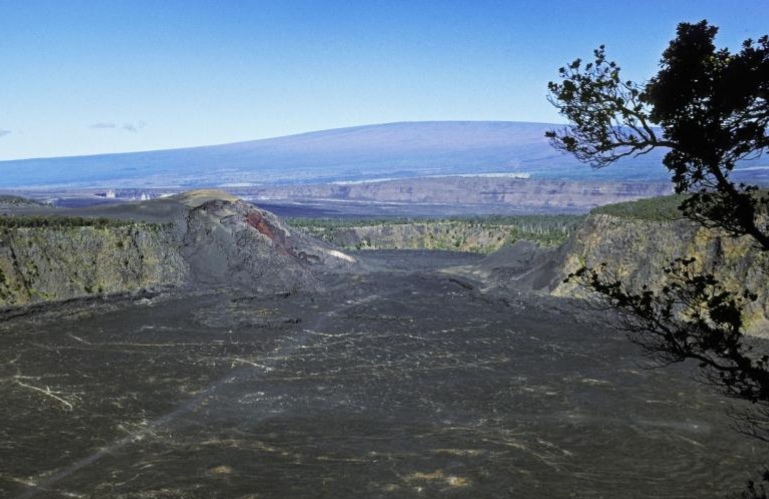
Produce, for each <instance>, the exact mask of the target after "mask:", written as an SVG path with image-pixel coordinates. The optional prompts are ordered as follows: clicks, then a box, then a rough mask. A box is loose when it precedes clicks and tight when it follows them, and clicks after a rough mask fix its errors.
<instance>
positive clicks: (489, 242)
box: [290, 215, 584, 253]
mask: <svg viewBox="0 0 769 499" xmlns="http://www.w3.org/2000/svg"><path fill="white" fill-rule="evenodd" d="M583 221H584V215H523V216H497V217H488V218H457V219H438V220H406V219H401V220H397V219H396V220H389V219H380V220H357V221H356V220H352V221H350V220H346V219H292V220H291V221H290V222H291V224H292V225H293V226H295V227H299V228H301V229H303V230H304V231H306V232H307V233H308V234H311V235H312V236H313V237H316V238H319V239H322V240H323V241H326V242H329V243H331V244H334V245H336V246H338V247H340V248H342V249H427V250H448V251H464V252H473V253H492V252H494V251H497V250H499V249H500V248H501V247H502V246H504V245H509V244H512V243H514V242H516V241H519V240H527V241H534V242H537V243H539V244H541V245H543V246H559V245H560V244H561V243H563V242H564V240H565V239H566V237H567V236H568V235H569V234H570V233H571V232H572V231H573V230H575V229H576V227H578V226H579V225H581V224H582V222H583Z"/></svg>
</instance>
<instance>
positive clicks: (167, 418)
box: [0, 252, 765, 499]
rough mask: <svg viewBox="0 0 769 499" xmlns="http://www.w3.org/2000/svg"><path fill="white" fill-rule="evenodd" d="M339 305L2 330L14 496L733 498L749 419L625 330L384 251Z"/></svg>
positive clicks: (174, 298) (75, 317) (92, 315)
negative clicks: (644, 349)
mask: <svg viewBox="0 0 769 499" xmlns="http://www.w3.org/2000/svg"><path fill="white" fill-rule="evenodd" d="M359 256H360V257H361V258H365V259H368V261H369V266H368V267H367V269H368V270H366V271H361V270H356V271H348V272H340V273H336V274H334V273H330V274H327V275H325V276H324V277H323V279H324V282H323V287H322V288H323V291H320V292H314V291H312V292H311V291H306V292H297V293H292V294H277V295H269V296H253V295H249V294H247V293H244V292H242V291H234V290H228V289H214V290H210V291H207V292H205V293H203V292H199V293H189V294H184V295H158V296H145V297H143V298H136V299H133V300H130V301H125V302H115V303H111V304H107V305H100V306H99V307H94V306H92V305H89V304H87V303H86V304H79V305H71V306H68V307H60V308H59V309H57V310H55V311H53V312H40V313H37V314H34V315H32V316H24V317H16V318H9V319H6V320H4V321H3V322H2V323H0V356H1V357H0V369H2V373H0V379H2V384H0V390H1V391H2V393H1V395H0V396H1V397H2V404H1V405H0V420H1V421H2V422H3V425H2V427H1V428H0V496H2V497H9V498H41V499H42V498H101V497H109V498H241V499H246V498H249V499H256V498H260V499H262V498H275V499H278V498H281V499H284V498H335V499H341V498H351V499H353V498H354V499H359V498H422V497H463V498H571V497H576V498H607V499H614V498H694V497H697V498H717V497H724V495H725V494H727V493H729V492H734V491H736V490H740V488H741V487H742V486H744V483H745V481H746V480H747V479H748V478H749V477H751V476H754V474H755V472H756V471H758V470H759V467H760V465H761V463H762V460H763V459H762V458H764V457H765V456H761V455H759V454H758V452H759V450H758V449H760V447H759V446H758V444H757V443H756V444H754V442H753V441H751V440H750V439H748V438H746V437H742V436H741V435H739V434H737V433H735V432H734V431H733V430H732V429H730V420H729V418H728V416H727V415H726V409H727V408H728V407H729V402H728V401H725V400H724V399H723V398H722V397H720V396H719V395H717V394H714V393H713V391H712V389H711V388H710V387H708V386H705V385H703V384H701V383H698V382H697V381H696V380H694V379H693V378H692V374H691V371H690V369H689V366H671V367H667V368H664V369H648V368H647V367H648V361H647V360H646V359H644V358H643V357H642V356H641V354H640V353H639V351H638V350H637V349H636V348H635V347H634V346H633V345H631V344H630V343H629V342H628V341H627V339H626V338H625V337H624V336H623V334H622V333H620V332H617V331H616V330H614V329H612V327H611V325H610V324H611V322H610V320H609V319H610V318H609V317H606V316H604V315H601V314H600V313H598V312H595V311H590V310H587V309H584V308H582V307H580V306H578V305H576V304H574V303H573V302H570V301H565V300H558V299H555V298H545V297H527V296H525V295H518V294H516V293H513V292H510V291H508V292H507V295H505V293H504V292H501V291H500V292H498V293H482V292H481V291H479V287H478V286H477V284H475V283H473V282H471V281H468V280H466V279H465V278H459V277H458V276H457V275H452V274H451V273H450V272H446V271H442V269H443V268H444V267H450V266H454V265H460V264H461V265H468V264H472V263H473V262H474V261H476V259H477V258H479V257H476V256H471V255H461V254H449V253H425V252H378V253H377V252H372V253H366V254H365V255H360V254H359Z"/></svg>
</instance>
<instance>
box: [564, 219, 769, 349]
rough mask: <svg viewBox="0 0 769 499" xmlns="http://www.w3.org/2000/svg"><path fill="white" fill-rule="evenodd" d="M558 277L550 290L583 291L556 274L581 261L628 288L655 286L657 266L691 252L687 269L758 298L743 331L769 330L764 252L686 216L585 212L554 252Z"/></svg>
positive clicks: (659, 273) (659, 268) (767, 267)
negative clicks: (604, 269)
mask: <svg viewBox="0 0 769 499" xmlns="http://www.w3.org/2000/svg"><path fill="white" fill-rule="evenodd" d="M560 253H561V255H560V257H559V258H560V260H561V261H560V262H559V268H560V270H559V278H558V279H557V280H555V281H553V284H552V286H553V289H552V292H553V294H555V295H560V296H575V295H581V294H584V290H581V289H579V288H578V287H577V286H576V285H575V284H573V283H563V282H562V279H563V278H564V277H566V276H567V275H568V274H569V273H571V272H574V271H575V270H577V269H578V268H580V267H582V266H588V267H598V266H599V265H601V264H602V263H606V264H607V269H608V270H610V271H611V272H613V273H614V274H615V275H616V276H617V278H618V279H621V280H622V281H623V282H625V283H627V284H628V286H630V287H631V288H632V289H635V290H639V289H640V288H641V286H643V285H648V286H650V287H651V288H652V289H654V288H655V287H656V288H658V287H659V286H661V283H662V280H663V278H664V274H663V272H662V269H663V268H664V267H666V266H667V265H668V264H669V263H670V262H671V261H673V260H674V259H676V258H685V257H686V258H689V257H694V258H696V261H695V262H694V264H693V265H694V267H693V270H695V271H696V272H702V273H711V274H714V275H715V276H716V277H717V278H718V279H719V280H721V281H722V283H723V284H724V285H725V286H726V287H727V289H730V290H733V291H741V290H744V289H749V290H751V291H753V292H756V293H758V300H756V301H755V302H753V303H750V304H749V305H748V307H747V309H746V320H747V325H748V328H749V332H750V333H752V334H756V335H761V336H767V335H769V327H767V326H769V321H767V317H769V288H768V287H767V279H768V278H769V275H768V274H767V272H769V260H768V255H766V254H762V253H761V252H759V251H757V250H756V249H755V248H754V247H753V246H752V244H751V240H750V239H749V238H746V237H743V238H732V237H729V236H727V235H724V234H720V233H718V232H715V231H713V230H709V229H705V228H703V227H700V226H698V225H695V224H693V223H692V222H689V221H687V220H676V221H654V220H641V219H630V218H623V217H618V216H611V215H605V214H593V215H590V216H589V217H588V219H587V221H586V222H585V225H584V226H583V227H582V228H581V229H579V230H577V231H576V232H575V233H574V234H573V235H572V238H571V239H570V241H569V242H567V244H566V246H565V247H564V248H563V249H562V251H561V252H560Z"/></svg>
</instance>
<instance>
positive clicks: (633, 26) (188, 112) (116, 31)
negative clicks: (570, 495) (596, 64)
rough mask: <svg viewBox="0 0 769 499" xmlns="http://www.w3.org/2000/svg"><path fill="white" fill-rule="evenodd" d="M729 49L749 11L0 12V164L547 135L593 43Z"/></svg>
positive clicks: (287, 7)
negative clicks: (682, 35)
mask: <svg viewBox="0 0 769 499" xmlns="http://www.w3.org/2000/svg"><path fill="white" fill-rule="evenodd" d="M703 18H706V19H708V20H709V21H710V22H711V23H713V24H715V25H717V26H719V27H720V28H721V31H720V37H719V44H720V45H722V46H728V47H730V48H732V49H738V48H739V44H740V42H741V41H742V40H743V39H745V38H748V37H753V38H756V37H758V36H760V35H762V34H766V33H768V32H769V2H767V1H766V0H696V1H694V0H647V1H646V2H639V1H632V2H630V1H625V0H614V1H588V0H550V1H540V0H537V1H535V0H530V1H529V0H527V1H524V0H501V1H496V0H463V1H458V0H456V1H455V0H441V1H437V0H436V1H427V0H403V1H401V0H386V1H378V0H350V1H341V0H314V1H309V0H308V1H305V0H277V1H267V0H263V1H259V0H251V1H239V0H219V1H213V0H211V1H196V0H183V1H177V0H163V1H157V0H153V1H143V0H126V1H118V0H82V1H81V0H67V1H61V0H51V1H38V0H0V34H1V35H0V160H2V159H17V158H31V157H45V156H64V155H80V154H97V153H110V152H123V151H138V150H150V149H167V148H175V147H187V146H196V145H207V144H219V143H227V142H235V141H241V140H251V139H258V138H267V137H275V136H280V135H287V134H292V133H300V132H306V131H313V130H321V129H328V128H339V127H345V126H355V125H363V124H372V123H386V122H393V121H418V120H513V121H539V122H557V121H560V119H559V117H558V115H557V114H556V113H555V111H554V110H553V109H552V107H551V106H550V104H548V103H547V101H546V98H545V96H546V85H547V82H548V81H549V80H551V79H554V78H555V77H556V75H557V68H558V67H559V66H561V65H563V64H564V63H566V62H569V61H571V60H572V59H574V58H576V57H589V56H590V54H591V53H592V50H593V49H594V48H595V47H596V46H598V45H599V44H601V43H604V44H606V45H607V49H608V52H609V56H610V57H611V58H612V59H615V60H617V61H618V62H619V63H620V65H621V66H622V67H623V68H625V73H626V76H627V77H631V78H633V79H644V78H646V77H648V76H650V75H651V74H653V73H654V71H655V68H656V65H657V62H658V60H659V56H660V54H661V52H662V50H663V49H664V48H665V46H666V45H667V42H668V41H669V40H670V39H671V38H672V37H673V36H674V34H675V27H676V24H677V23H678V22H680V21H698V20H700V19H703Z"/></svg>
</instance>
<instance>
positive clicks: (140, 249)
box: [0, 223, 188, 305]
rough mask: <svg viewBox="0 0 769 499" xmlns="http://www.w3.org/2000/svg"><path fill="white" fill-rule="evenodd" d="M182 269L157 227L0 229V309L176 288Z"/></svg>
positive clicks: (171, 244) (168, 237)
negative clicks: (100, 295)
mask: <svg viewBox="0 0 769 499" xmlns="http://www.w3.org/2000/svg"><path fill="white" fill-rule="evenodd" d="M187 272H188V267H187V264H186V262H185V261H184V259H183V258H182V257H181V255H180V254H179V252H178V245H177V244H175V241H174V238H173V235H172V234H171V233H170V232H169V231H168V230H166V227H164V226H162V225H158V224H142V223H132V224H126V225H120V226H108V227H93V226H76V225H75V226H56V227H26V228H10V229H4V231H3V233H2V235H0V304H2V305H22V304H26V303H30V302H35V301H41V300H61V299H67V298H75V297H81V296H88V295H95V294H108V293H117V292H130V291H135V290H138V289H146V288H152V287H155V286H161V285H162V286H177V285H180V284H182V283H183V282H184V281H185V280H186V278H187Z"/></svg>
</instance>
